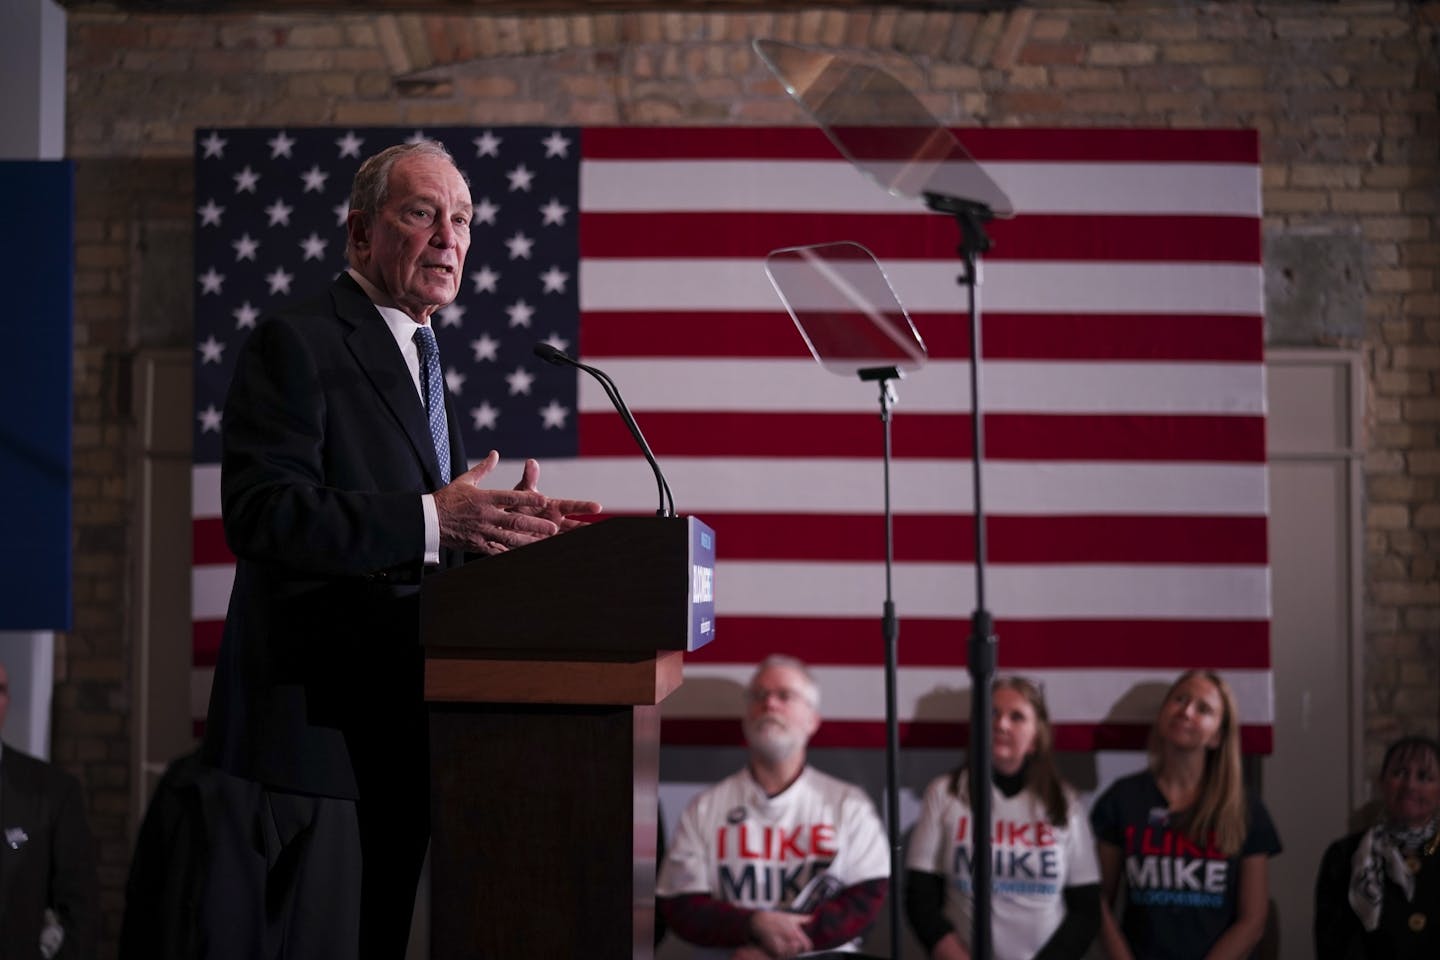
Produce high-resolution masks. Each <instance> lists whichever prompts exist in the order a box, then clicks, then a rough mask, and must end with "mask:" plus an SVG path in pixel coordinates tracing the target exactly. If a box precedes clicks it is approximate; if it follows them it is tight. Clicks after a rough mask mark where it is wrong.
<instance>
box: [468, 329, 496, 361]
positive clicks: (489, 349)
mask: <svg viewBox="0 0 1440 960" xmlns="http://www.w3.org/2000/svg"><path fill="white" fill-rule="evenodd" d="M470 349H471V350H474V351H475V362H476V363H479V362H480V361H481V360H496V359H498V358H499V356H500V354H499V350H500V341H499V340H496V339H495V338H494V337H492V336H490V334H488V333H482V334H480V339H479V340H471V341H470Z"/></svg>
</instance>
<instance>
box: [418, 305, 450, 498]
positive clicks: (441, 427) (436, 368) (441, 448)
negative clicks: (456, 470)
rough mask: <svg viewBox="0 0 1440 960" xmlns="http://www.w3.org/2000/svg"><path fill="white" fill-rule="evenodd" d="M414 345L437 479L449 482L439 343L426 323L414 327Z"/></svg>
mask: <svg viewBox="0 0 1440 960" xmlns="http://www.w3.org/2000/svg"><path fill="white" fill-rule="evenodd" d="M415 346H416V347H418V348H419V350H420V385H421V386H422V387H424V388H425V409H426V411H427V412H428V413H429V416H430V439H431V440H432V441H433V442H434V443H435V459H436V460H438V461H440V482H441V483H449V482H450V431H449V430H448V429H447V428H446V426H445V394H444V389H445V388H444V387H443V386H442V380H441V377H440V347H439V346H438V345H437V344H436V343H435V331H434V330H431V329H430V325H429V324H425V325H423V326H419V327H416V329H415Z"/></svg>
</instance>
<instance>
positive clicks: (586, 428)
mask: <svg viewBox="0 0 1440 960" xmlns="http://www.w3.org/2000/svg"><path fill="white" fill-rule="evenodd" d="M959 135H960V137H961V139H962V141H963V142H964V143H965V145H966V146H967V147H968V149H969V150H970V152H971V153H973V154H974V155H975V157H976V158H977V159H978V160H979V161H980V162H981V163H983V164H984V165H985V167H986V169H987V170H988V171H989V173H990V175H991V176H992V177H993V179H994V180H995V181H996V182H997V183H998V184H999V185H1000V186H1001V187H1002V188H1003V189H1004V190H1005V191H1006V192H1007V193H1008V194H1009V196H1010V198H1011V200H1012V201H1013V203H1014V205H1015V208H1016V210H1017V211H1018V212H1019V215H1018V216H1016V217H1015V218H1014V219H1013V220H1008V221H1001V222H996V223H994V224H993V225H992V228H991V231H990V233H991V237H992V239H993V241H994V248H993V250H992V251H991V252H990V253H989V254H987V255H986V258H985V260H984V262H983V264H982V283H981V288H980V289H981V299H982V304H983V307H984V313H983V348H982V355H983V375H982V387H983V396H982V408H983V410H984V417H985V431H986V434H985V436H986V441H985V442H986V449H985V450H984V454H985V458H984V496H985V511H986V515H987V519H986V523H987V534H988V544H989V557H988V560H989V562H988V564H987V578H986V595H987V606H988V607H989V608H990V610H991V611H992V612H993V613H994V615H995V617H996V620H997V633H998V636H999V663H1000V668H1001V672H1019V673H1024V674H1026V675H1029V676H1031V677H1033V678H1035V679H1037V680H1039V681H1040V682H1041V683H1042V684H1043V686H1044V689H1045V692H1046V696H1047V700H1048V701H1049V706H1050V710H1051V714H1052V718H1053V719H1054V721H1055V722H1056V725H1057V741H1058V744H1059V746H1061V747H1062V748H1065V749H1075V750H1086V749H1093V748H1100V747H1120V748H1125V747H1138V746H1140V745H1142V744H1143V741H1144V736H1145V733H1146V730H1147V727H1148V723H1149V720H1150V718H1151V717H1152V716H1153V710H1154V708H1155V706H1156V704H1157V703H1158V699H1159V694H1160V692H1161V691H1162V690H1163V687H1164V685H1165V684H1167V683H1168V682H1169V681H1170V680H1171V679H1173V677H1174V676H1175V675H1176V674H1177V673H1178V672H1179V671H1180V670H1181V669H1183V668H1187V667H1192V666H1205V667H1211V668H1214V669H1216V670H1218V671H1220V672H1221V673H1222V674H1223V675H1224V676H1225V677H1226V678H1227V679H1228V680H1229V681H1230V683H1231V684H1232V686H1233V687H1234V689H1235V691H1236V694H1237V697H1238V700H1239V703H1240V710H1241V715H1242V718H1243V720H1244V728H1243V734H1244V740H1245V743H1246V746H1247V749H1250V750H1252V751H1268V750H1269V749H1270V743H1271V721H1272V716H1273V707H1272V683H1271V675H1270V658H1269V608H1270V599H1269V573H1268V567H1267V559H1266V495H1267V494H1266V480H1265V462H1264V456H1265V390H1264V370H1263V362H1262V361H1263V355H1262V342H1263V319H1262V278H1261V267H1260V225H1261V205H1260V174H1259V145H1258V138H1257V136H1256V134H1255V133H1254V132H1252V131H1236V130H1166V131H1161V130H1154V131H1151V130H1099V129H1071V130H1034V129H1028V130H1016V129H976V130H963V131H959ZM418 136H426V137H431V138H435V139H438V140H441V141H443V142H444V143H445V144H447V146H448V147H449V149H450V151H451V152H452V153H453V154H454V156H455V158H456V160H457V162H458V164H459V165H460V167H461V168H462V169H463V170H464V171H465V172H466V174H467V175H468V177H469V180H470V183H471V185H472V193H473V195H474V200H475V203H476V216H475V221H474V231H473V238H472V246H471V249H470V253H469V257H468V260H467V262H466V274H467V275H466V279H465V282H464V285H463V288H462V290H461V293H460V296H459V298H458V299H457V300H456V302H455V303H454V304H452V305H451V306H449V307H447V308H445V309H444V310H442V311H441V312H440V313H439V314H437V331H438V336H439V341H440V348H441V351H442V356H443V362H444V364H445V366H446V377H447V381H448V384H449V389H450V391H451V393H452V395H453V400H454V402H455V405H456V407H457V409H458V410H459V411H460V413H461V416H462V418H463V419H464V421H465V429H466V436H465V439H466V448H467V452H468V453H469V455H470V456H471V458H472V459H473V458H475V457H477V456H483V455H484V454H485V452H486V451H488V450H489V449H491V448H495V449H498V450H500V451H501V453H502V454H503V455H504V456H505V457H506V458H507V461H508V465H506V464H502V467H501V469H502V470H505V471H508V472H507V473H506V474H505V475H504V478H503V479H504V481H505V483H506V484H508V483H510V482H513V477H511V476H510V474H515V475H516V476H518V470H519V460H520V458H522V457H525V456H536V457H538V458H540V459H541V462H542V474H541V486H542V489H545V490H547V491H549V492H551V493H554V494H563V495H571V496H585V497H592V498H595V499H598V500H600V501H602V502H603V503H604V504H605V506H606V509H607V512H611V513H653V511H654V508H655V504H656V495H655V486H654V482H653V480H652V478H651V476H650V474H649V472H648V469H647V467H646V466H645V464H644V462H643V460H642V459H641V458H640V457H639V455H638V454H637V453H636V451H635V449H634V447H633V445H632V442H631V440H630V438H629V436H628V434H627V433H626V431H625V429H624V427H623V425H622V423H621V421H620V419H619V417H618V416H616V415H615V414H614V413H613V412H612V411H611V408H610V406H609V403H608V402H607V400H606V399H605V397H604V395H603V394H602V393H601V392H600V390H599V389H598V388H597V387H595V385H594V384H593V383H591V382H589V381H588V379H586V380H581V381H579V382H577V379H576V373H575V371H573V370H571V369H569V368H557V367H550V366H547V365H545V364H543V363H541V362H540V361H539V360H537V359H536V358H535V357H534V356H533V354H532V352H531V351H532V347H533V345H534V343H535V342H536V341H537V340H548V341H550V342H551V343H553V344H555V345H556V346H559V347H561V348H562V349H565V350H568V351H571V352H572V353H576V354H577V355H579V356H580V357H581V358H582V359H584V360H586V361H588V362H590V363H593V364H596V365H599V366H600V367H602V368H603V369H605V370H606V371H608V372H609V373H610V374H611V375H612V376H613V377H614V378H615V380H616V381H617V382H618V383H619V385H620V386H621V389H622V391H623V392H624V394H625V396H626V398H627V399H628V400H629V402H630V404H631V406H632V407H633V409H634V411H635V414H636V417H637V418H638V419H639V421H640V423H641V426H642V428H643V429H644V431H645V433H646V435H647V437H648V438H649V440H650V442H651V444H652V446H653V447H654V449H655V452H656V455H657V456H658V457H659V459H660V461H661V463H662V465H663V467H664V468H665V469H666V472H667V474H668V476H669V479H670V483H671V486H672V487H673V489H674V491H675V498H676V502H677V504H678V506H679V508H680V510H681V512H682V513H689V514H695V515H698V516H700V517H702V518H703V519H705V520H706V521H707V522H708V523H710V524H711V525H712V526H713V527H714V528H715V530H716V532H717V544H718V549H719V557H720V559H719V563H718V567H717V572H716V595H717V631H716V639H715V640H714V641H713V642H712V643H711V644H709V645H708V646H707V647H705V648H703V649H701V650H700V651H699V652H697V653H694V654H691V655H688V656H687V662H686V666H685V673H686V685H685V686H684V687H682V688H681V689H680V691H678V692H677V693H676V694H674V695H673V696H672V697H671V698H670V700H669V701H667V703H666V706H665V712H664V717H665V722H664V727H663V729H664V733H663V737H664V741H665V742H667V743H670V744H684V745H703V744H728V743H734V742H738V739H739V729H738V724H736V722H735V717H736V715H737V712H738V705H739V701H738V698H737V696H736V690H737V687H736V684H738V683H743V682H744V680H745V679H746V677H747V676H748V674H749V671H750V670H751V668H752V666H753V664H754V662H755V661H756V660H758V659H759V658H761V657H762V656H764V655H765V654H767V653H770V652H774V651H784V652H788V653H792V654H794V655H797V656H799V657H802V658H803V659H805V660H807V661H808V662H809V663H810V664H811V665H812V666H813V668H814V670H815V673H816V674H817V677H818V680H819V682H820V685H821V688H822V693H823V697H824V703H823V712H824V714H825V717H826V722H825V724H824V726H822V728H821V730H820V733H819V734H818V736H817V739H816V743H817V744H818V745H826V746H879V745H881V744H883V742H884V717H885V698H884V685H883V674H884V671H883V669H882V664H883V661H884V645H883V641H882V634H881V627H880V612H881V603H882V600H883V596H884V585H885V581H884V575H883V561H884V545H883V544H884V541H883V523H882V519H881V517H882V509H883V499H882V471H881V453H882V449H883V447H882V434H881V426H880V421H879V410H878V400H877V394H876V390H875V387H874V385H873V384H865V383H861V382H860V381H859V380H850V379H846V378H843V377H838V376H835V375H832V374H830V373H827V372H825V371H823V370H821V369H820V368H819V367H818V366H816V365H815V363H814V362H813V361H812V360H811V359H810V357H809V355H808V353H807V352H806V349H805V346H804V343H803V341H802V340H801V338H800V336H799V335H798V334H797V332H796V331H795V329H794V327H793V325H792V323H791V321H790V319H789V317H788V316H787V314H786V313H785V312H784V309H783V307H782V305H781V304H780V302H779V301H778V299H777V298H776V296H775V293H774V292H773V290H772V289H771V287H770V285H769V283H768V281H767V278H766V276H765V273H764V271H763V267H762V264H763V260H764V257H765V255H766V253H767V252H769V251H770V250H772V249H774V248H777V247H783V246H793V245H798V244H808V243H818V242H826V241H835V240H853V241H856V242H859V243H862V244H864V245H866V246H867V247H869V248H870V249H871V250H872V251H874V253H875V255H876V256H877V257H878V258H879V260H880V262H881V263H882V264H884V266H885V268H886V271H887V273H888V274H889V276H890V279H891V282H892V283H893V285H894V287H895V289H896V291H897V293H898V295H899V297H900V299H901V300H902V302H903V303H904V304H905V306H906V308H907V309H908V310H909V312H910V313H911V316H912V317H913V319H914V322H915V324H916V326H917V328H918V329H919V331H920V333H921V335H922V337H923V338H924V339H925V341H926V344H927V346H928V347H929V350H930V362H929V364H928V365H927V366H926V367H925V368H923V369H922V370H920V371H919V372H917V373H913V374H911V375H910V376H909V377H908V378H907V379H905V380H904V381H903V382H901V383H900V384H899V391H898V392H899V403H898V406H897V407H896V413H895V417H894V458H895V459H894V466H893V475H892V476H893V480H892V483H893V501H894V508H895V512H896V519H895V551H896V566H895V571H894V594H895V600H896V605H897V608H898V611H899V615H900V618H901V627H900V642H899V676H898V691H899V700H898V712H899V716H900V719H901V722H902V727H901V733H902V743H904V744H906V745H908V746H948V745H958V744H962V743H963V742H964V729H963V728H964V723H963V721H964V719H965V718H966V717H967V716H968V709H969V707H968V702H969V700H968V687H969V683H968V678H967V675H966V672H965V659H966V656H965V653H966V637H967V635H968V632H969V626H968V622H969V616H970V613H971V611H972V607H973V606H974V573H973V570H974V568H973V562H974V556H973V534H972V531H973V526H972V518H973V507H972V495H971V482H970V462H969V457H970V456H971V451H970V439H969V437H970V430H969V401H968V377H969V374H968V367H967V355H968V349H969V348H968V340H967V320H966V316H965V299H964V291H963V288H961V287H960V286H958V285H957V282H956V277H957V275H958V273H959V272H960V264H959V261H958V260H957V259H956V257H955V247H956V244H957V242H958V235H957V232H956V228H955V225H954V223H953V221H952V220H950V219H949V218H947V217H945V216H940V215H936V214H932V213H929V212H927V211H925V210H924V209H923V208H922V207H921V206H920V205H919V204H918V203H916V202H914V201H909V200H903V199H896V198H893V197H890V196H888V195H887V194H885V193H884V192H882V191H881V190H880V189H879V188H878V187H876V186H875V185H874V184H872V183H871V182H869V181H868V180H866V179H865V178H864V177H863V176H862V175H861V174H859V173H857V172H856V171H854V170H852V169H851V168H850V166H849V165H848V164H847V163H846V162H845V161H844V160H843V159H841V158H840V157H839V155H838V154H837V153H836V151H835V150H834V148H833V147H832V146H831V145H830V143H829V142H828V141H827V140H826V139H825V137H824V136H823V135H822V134H821V133H820V132H819V131H817V130H811V129H796V128H723V129H719V128H715V129H710V128H633V129H627V128H596V129H577V128H553V127H496V128H489V129H486V128H456V127H449V128H441V129H427V130H423V131H421V130H413V129H359V128H356V129H290V130H279V129H218V130H201V131H198V132H197V142H196V153H195V158H196V203H197V210H196V220H195V225H196V245H195V250H196V265H195V273H196V277H195V283H196V286H195V290H196V301H195V302H196V331H197V333H196V336H197V347H196V349H197V353H196V400H195V402H196V410H195V468H194V469H195V472H194V496H193V516H194V550H195V553H194V576H193V596H192V604H193V614H194V615H193V622H194V654H195V673H194V677H195V683H194V715H195V717H196V720H197V725H198V724H199V723H201V722H203V716H204V710H205V704H206V701H207V698H208V690H209V684H210V671H211V666H212V664H213V663H214V659H215V654H216V650H217V648H218V645H219V638H220V633H221V627H222V624H223V619H224V614H225V605H226V602H227V598H228V595H229V589H230V583H231V579H232V573H233V558H232V557H231V555H230V554H229V552H228V551H227V548H226V546H225V541H224V536H223V533H222V530H221V526H220V519H219V513H220V499H219V466H218V460H219V451H220V428H221V425H222V424H221V420H222V409H223V404H224V395H225V388H226V383H227V381H228V378H229V375H230V372H231V370H232V367H233V363H234V360H235V356H236V352H237V350H238V349H239V347H240V344H241V343H242V341H243V340H244V338H245V336H246V334H247V332H248V330H249V329H250V328H252V327H253V326H254V324H255V322H256V321H257V319H258V318H260V317H261V316H263V315H264V313H265V312H266V311H267V310H269V309H271V308H273V307H276V306H278V305H280V304H282V303H285V302H287V301H289V300H292V299H296V298H298V297H300V296H303V295H309V294H311V293H313V292H316V291H318V290H320V289H323V288H324V287H325V285H327V284H328V283H329V282H330V280H331V279H332V278H333V276H334V275H335V274H336V273H338V272H339V271H340V270H342V269H343V268H344V266H345V261H344V245H345V241H344V227H343V223H344V210H345V205H346V201H347V197H348V191H349V185H350V181H351V178H352V176H353V174H354V172H355V170H356V168H357V167H358V165H359V163H360V161H361V160H362V159H363V158H364V157H366V156H369V155H370V154H371V153H374V152H375V151H377V150H379V149H381V148H382V147H384V146H387V145H389V144H392V143H397V142H401V141H404V140H408V139H412V138H414V137H418Z"/></svg>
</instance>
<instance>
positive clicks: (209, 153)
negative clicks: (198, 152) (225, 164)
mask: <svg viewBox="0 0 1440 960" xmlns="http://www.w3.org/2000/svg"><path fill="white" fill-rule="evenodd" d="M229 142H230V141H229V140H226V139H225V138H224V137H222V136H220V134H219V133H217V132H215V131H214V130H211V131H210V136H208V137H206V138H205V139H204V140H201V141H200V146H202V147H204V148H205V157H223V156H225V144H227V143H229ZM202 159H203V158H202Z"/></svg>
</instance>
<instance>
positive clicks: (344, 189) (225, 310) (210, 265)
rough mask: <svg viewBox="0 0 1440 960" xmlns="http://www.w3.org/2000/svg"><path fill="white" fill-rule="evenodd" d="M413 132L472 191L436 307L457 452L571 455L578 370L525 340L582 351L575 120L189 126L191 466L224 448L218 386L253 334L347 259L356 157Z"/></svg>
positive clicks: (224, 384)
mask: <svg viewBox="0 0 1440 960" xmlns="http://www.w3.org/2000/svg"><path fill="white" fill-rule="evenodd" d="M422 137H423V138H428V139H431V140H438V141H440V142H441V143H443V144H445V146H446V148H447V149H448V150H449V151H450V153H451V155H452V156H454V158H455V162H456V165H457V166H458V167H459V168H460V170H461V172H462V173H464V174H465V176H466V178H467V179H468V180H469V183H470V195H471V198H472V200H473V201H474V203H475V218H474V221H473V223H472V227H471V243H470V251H469V254H468V255H467V256H466V259H465V276H464V279H463V281H462V283H461V287H460V293H459V296H457V297H456V299H455V302H454V303H452V304H450V305H448V306H446V307H443V308H441V309H440V310H438V311H436V313H435V315H434V317H433V319H432V323H433V324H434V327H435V333H436V338H437V339H438V341H439V344H440V358H441V363H442V364H443V367H444V370H445V383H446V387H447V388H448V389H449V391H450V397H451V402H452V403H453V404H454V407H455V411H456V414H457V415H458V417H459V418H460V422H461V429H462V430H463V432H464V436H465V450H466V454H467V455H468V456H469V457H470V458H471V459H472V460H473V459H478V458H480V457H483V456H484V455H485V454H486V453H487V452H488V451H490V450H491V449H496V450H499V451H500V452H501V454H502V455H504V456H505V457H506V458H507V459H515V458H519V457H570V456H574V455H575V454H576V446H577V442H578V441H577V436H578V431H577V429H576V426H577V420H578V415H577V413H576V402H577V397H576V382H575V371H574V370H573V369H572V368H569V367H553V366H550V365H549V364H546V363H544V362H543V361H541V360H540V359H539V358H537V357H536V356H535V355H534V353H533V348H534V345H535V343H536V342H537V341H540V340H544V341H546V342H548V343H550V344H552V345H554V346H555V347H556V348H558V349H560V350H564V351H566V352H568V353H571V354H572V355H574V354H575V353H576V352H577V349H578V343H579V329H580V323H579V295H578V286H579V284H578V279H577V278H578V273H579V231H578V229H577V227H578V222H579V209H578V208H579V169H580V162H579V161H580V140H579V135H578V131H576V130H574V129H566V128H555V127H504V128H497V129H495V130H483V129H481V130H478V131H477V129H476V128H474V127H463V128H461V127H442V128H435V129H429V130H416V131H413V132H412V133H410V134H409V135H408V136H406V135H404V134H403V132H397V131H396V130H395V129H393V128H361V127H357V128H352V129H342V128H313V127H312V128H307V129H304V130H296V131H293V132H288V131H286V130H275V129H259V128H255V129H217V130H202V131H198V132H197V137H196V147H195V166H196V193H195V196H196V203H197V207H196V211H195V283H196V290H197V297H196V310H195V342H196V350H197V352H198V360H197V363H196V368H195V462H196V463H197V464H203V463H218V462H219V460H220V428H221V425H222V421H223V411H224V407H225V392H226V390H227V388H228V385H229V383H230V377H231V374H232V372H233V370H234V363H235V356H236V353H237V352H238V350H239V349H240V347H241V345H242V344H243V342H244V340H245V337H246V336H247V335H248V334H249V332H250V330H252V329H253V328H254V327H255V325H256V323H258V322H260V321H261V320H262V319H263V318H264V316H265V315H266V314H268V313H270V312H273V311H274V310H276V309H277V308H280V307H283V306H285V305H287V304H289V303H292V302H295V301H298V300H302V299H306V298H309V297H313V296H316V295H318V294H320V293H321V292H323V291H324V290H325V289H326V288H327V287H328V286H329V284H330V282H331V281H332V280H333V279H334V278H335V276H336V275H337V274H338V273H340V272H341V271H343V270H344V269H345V268H346V266H347V264H346V260H345V220H346V213H347V211H348V209H349V200H350V184H351V181H352V180H353V179H354V176H355V171H356V170H358V169H359V167H360V164H361V162H362V161H364V160H365V158H367V157H369V156H371V155H372V154H375V153H377V152H379V151H380V150H382V149H384V148H385V147H388V146H391V145H393V144H395V143H400V142H403V141H405V140H416V139H419V138H422ZM376 322H377V323H378V322H379V320H378V318H377V321H376Z"/></svg>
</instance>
